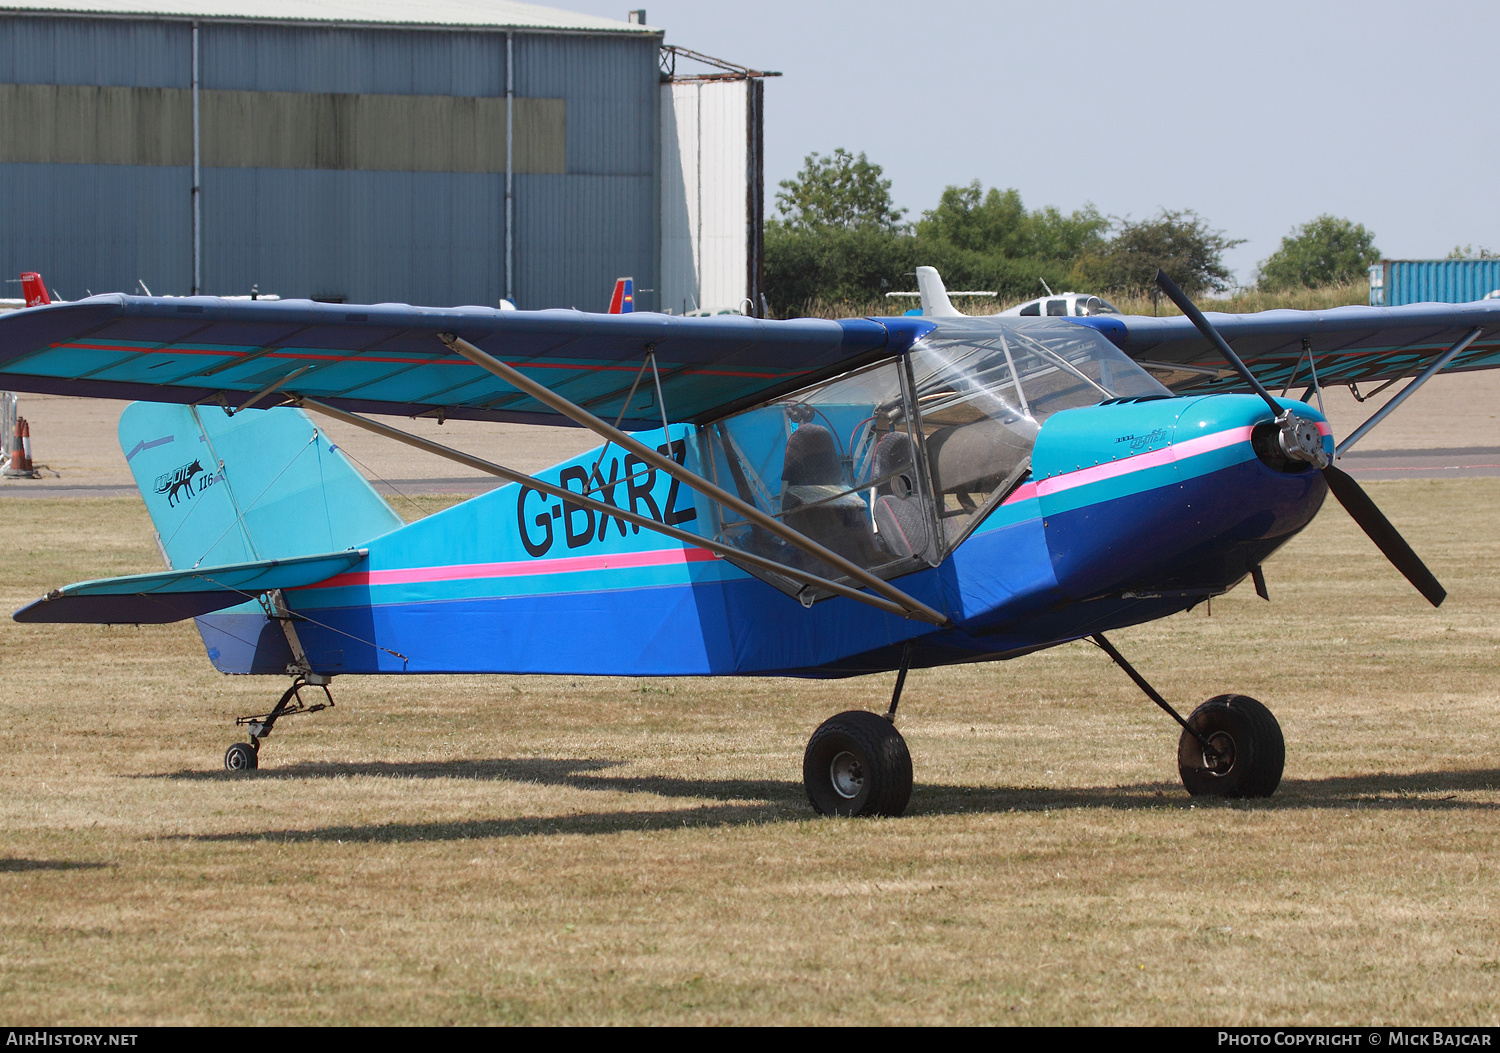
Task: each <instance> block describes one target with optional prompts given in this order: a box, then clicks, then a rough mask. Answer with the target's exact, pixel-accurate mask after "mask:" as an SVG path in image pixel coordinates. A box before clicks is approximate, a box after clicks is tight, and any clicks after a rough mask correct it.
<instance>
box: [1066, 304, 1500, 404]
mask: <svg viewBox="0 0 1500 1053" xmlns="http://www.w3.org/2000/svg"><path fill="white" fill-rule="evenodd" d="M1208 318H1209V319H1210V320H1211V321H1212V322H1213V324H1214V327H1215V328H1216V329H1218V330H1219V332H1220V333H1221V334H1222V335H1223V336H1224V338H1225V339H1226V340H1227V341H1228V342H1229V344H1230V346H1232V347H1233V348H1234V350H1235V352H1236V353H1237V354H1238V355H1239V356H1240V357H1241V358H1242V359H1244V361H1245V364H1246V365H1247V366H1249V368H1250V371H1251V372H1252V373H1254V374H1255V377H1256V379H1258V380H1259V381H1260V382H1261V383H1262V384H1264V385H1265V386H1266V387H1269V388H1285V387H1294V386H1298V385H1300V386H1311V384H1312V371H1313V368H1316V370H1317V379H1318V382H1319V383H1320V384H1322V385H1324V386H1327V385H1329V384H1348V383H1352V382H1358V383H1366V382H1371V383H1373V382H1378V381H1386V380H1394V379H1397V378H1400V377H1410V376H1415V375H1416V374H1418V373H1420V372H1421V371H1422V370H1423V369H1425V368H1426V367H1428V366H1429V365H1431V364H1432V363H1434V362H1436V361H1437V360H1438V359H1439V358H1441V357H1442V356H1443V355H1444V353H1446V352H1447V351H1448V350H1449V349H1451V348H1452V347H1454V346H1455V345H1457V344H1459V343H1461V342H1462V341H1463V340H1464V339H1465V338H1466V337H1468V336H1469V334H1470V333H1472V332H1473V331H1474V330H1475V329H1479V330H1480V333H1479V335H1478V337H1477V338H1475V339H1474V340H1473V342H1471V343H1470V344H1469V345H1468V346H1467V347H1465V348H1464V349H1463V350H1462V351H1460V352H1459V353H1458V354H1457V355H1456V356H1455V357H1454V358H1453V360H1452V361H1451V362H1449V363H1448V364H1447V365H1446V366H1445V367H1444V368H1443V371H1444V372H1456V371H1459V370H1468V369H1492V368H1495V367H1497V366H1500V300H1480V301H1478V302H1476V303H1459V304H1449V303H1423V304H1410V305H1407V306H1404V307H1336V308H1333V309H1332V310H1328V311H1287V310H1278V311H1263V312H1260V313H1259V314H1219V313H1216V312H1208ZM1073 321H1075V322H1078V323H1080V324H1082V325H1087V326H1090V327H1092V328H1094V329H1098V330H1099V331H1100V332H1102V333H1104V334H1105V335H1106V336H1108V337H1109V338H1110V340H1112V341H1113V342H1114V343H1115V344H1116V345H1117V346H1118V347H1119V348H1120V349H1121V350H1122V351H1124V352H1125V353H1126V354H1128V355H1129V356H1130V357H1131V358H1133V359H1135V360H1136V361H1137V362H1139V363H1140V364H1141V365H1143V366H1145V367H1146V368H1147V369H1149V370H1150V371H1151V372H1152V373H1153V374H1155V376H1156V378H1157V379H1158V380H1160V381H1161V382H1162V383H1163V384H1166V385H1167V387H1169V388H1171V389H1172V390H1173V391H1175V392H1181V393H1189V392H1195V391H1248V390H1249V388H1248V387H1247V386H1245V383H1244V382H1243V381H1242V380H1241V379H1240V378H1239V376H1238V375H1237V374H1236V373H1235V372H1234V371H1233V370H1232V369H1230V368H1228V366H1227V364H1226V363H1225V361H1224V359H1223V357H1222V356H1220V355H1219V354H1218V353H1217V352H1216V351H1215V350H1214V349H1213V348H1212V347H1211V346H1210V345H1209V343H1208V341H1207V340H1206V339H1205V338H1204V337H1203V336H1202V334H1200V333H1199V332H1198V330H1197V329H1196V328H1195V327H1194V326H1193V323H1192V322H1191V321H1190V320H1189V319H1187V318H1183V317H1172V318H1147V317H1144V316H1138V315H1103V316H1095V317H1092V318H1075V319H1073ZM1309 350H1310V351H1311V358H1312V362H1311V365H1309V362H1308V357H1309V355H1308V352H1309Z"/></svg>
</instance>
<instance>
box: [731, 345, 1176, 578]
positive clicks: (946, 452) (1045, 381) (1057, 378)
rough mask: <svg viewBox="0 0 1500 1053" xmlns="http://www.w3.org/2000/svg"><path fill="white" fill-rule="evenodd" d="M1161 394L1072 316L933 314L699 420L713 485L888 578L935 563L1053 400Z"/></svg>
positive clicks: (1026, 453)
mask: <svg viewBox="0 0 1500 1053" xmlns="http://www.w3.org/2000/svg"><path fill="white" fill-rule="evenodd" d="M1168 394H1170V393H1169V392H1168V391H1167V389H1166V388H1164V387H1162V385H1161V384H1159V383H1157V381H1155V380H1154V379H1152V378H1151V376H1150V375H1149V374H1147V373H1146V372H1145V371H1144V370H1143V369H1141V368H1140V367H1139V366H1137V365H1136V364H1135V363H1134V362H1132V361H1131V360H1130V359H1129V358H1127V357H1126V356H1125V355H1124V354H1122V353H1121V352H1120V351H1119V350H1118V349H1117V348H1115V346H1114V345H1113V344H1111V343H1109V341H1108V340H1106V339H1105V338H1104V337H1103V336H1101V335H1100V334H1099V333H1098V332H1096V331H1095V330H1093V329H1089V328H1087V327H1084V326H1080V325H1076V324H1074V323H1071V322H1063V321H1059V320H1046V319H1037V320H1035V321H1032V320H1029V319H1016V318H1006V319H1004V320H1001V319H998V318H995V317H990V318H961V319H942V320H940V321H939V322H938V324H937V325H936V326H935V328H934V329H933V331H932V332H930V333H928V334H927V335H926V336H925V337H923V338H922V339H920V340H918V341H917V342H916V343H915V344H914V345H913V346H912V348H911V350H910V351H909V352H908V353H907V354H905V355H902V356H900V357H898V358H896V359H894V360H887V361H885V362H881V363H877V364H876V365H873V366H868V367H866V368H864V369H860V370H856V371H854V372H852V373H848V374H845V375H844V376H842V377H838V378H835V379H834V380H831V381H827V382H825V383H822V384H819V385H817V386H815V387H811V388H808V389H805V390H803V391H800V392H797V393H796V394H795V395H791V396H789V397H787V398H784V399H780V400H778V401H776V402H772V403H770V404H768V405H765V406H761V407H758V408H756V409H752V410H748V411H746V412H743V413H739V414H736V415H735V416H733V417H729V418H726V419H725V420H723V421H720V422H719V423H718V424H715V425H713V426H712V427H710V428H708V429H705V430H704V432H703V433H702V436H703V443H704V448H703V450H702V455H703V464H704V466H705V470H707V471H709V472H710V473H711V474H712V476H713V480H714V482H716V483H717V484H718V485H720V486H722V487H725V488H726V489H731V490H733V491H735V492H736V493H738V494H739V496H740V497H741V498H742V499H743V500H745V501H748V502H750V503H752V504H754V505H756V506H757V507H758V508H760V509H761V510H763V511H765V512H767V513H768V514H770V515H773V516H777V517H779V518H780V519H781V520H782V521H783V522H785V523H786V524H787V526H789V527H791V528H793V529H794V530H797V531H800V532H801V533H803V534H806V535H807V536H808V537H810V538H812V539H813V540H815V541H817V542H819V543H820V544H822V545H824V546H825V547H827V548H830V549H832V550H833V551H835V552H837V553H839V554H840V555H842V556H844V557H845V558H847V559H849V560H851V561H853V562H855V563H857V564H859V565H861V566H864V567H866V568H868V569H870V570H871V571H872V572H874V573H876V574H878V575H880V576H881V577H886V578H890V577H895V576H897V575H900V574H904V573H908V572H910V571H912V570H916V569H918V568H919V567H921V566H924V565H932V566H936V565H937V564H938V563H940V562H941V561H942V559H943V558H944V557H945V556H946V555H947V554H948V553H949V552H951V551H952V550H953V548H954V547H955V546H956V545H958V544H959V542H961V541H962V540H963V539H964V538H965V537H966V536H967V535H968V534H969V532H970V531H972V530H973V529H974V528H975V527H976V526H977V525H978V524H979V523H980V522H981V521H982V520H983V518H984V517H985V515H986V514H987V513H988V512H989V511H990V509H992V508H993V507H995V506H996V505H997V504H999V503H1000V502H1001V501H1002V500H1004V499H1005V497H1006V496H1007V495H1008V494H1010V493H1011V492H1012V491H1013V490H1014V489H1015V488H1016V487H1017V486H1018V485H1020V484H1021V483H1022V482H1023V481H1024V480H1025V478H1026V477H1027V475H1028V474H1029V471H1030V467H1031V450H1032V446H1033V444H1034V443H1035V441H1036V436H1037V432H1038V431H1039V429H1040V428H1041V426H1042V425H1043V424H1044V423H1045V422H1046V420H1047V418H1048V417H1050V416H1051V415H1052V414H1054V413H1057V412H1058V411H1059V410H1064V409H1069V408H1072V407H1075V406H1089V405H1096V404H1098V403H1100V402H1104V401H1106V400H1108V399H1112V398H1126V397H1140V396H1165V395H1168ZM718 515H719V522H718V523H717V524H716V529H717V532H718V534H719V536H720V538H721V540H723V541H725V542H726V543H728V544H731V545H734V546H736V547H739V548H743V549H745V550H746V551H749V552H753V553H755V554H757V555H761V556H767V557H771V558H774V559H776V560H777V561H779V562H783V563H788V564H790V565H792V566H795V567H798V568H800V569H802V570H805V571H810V572H813V573H817V574H820V575H822V576H826V577H830V578H832V577H836V572H835V571H833V570H832V568H830V567H828V566H826V565H825V564H823V563H822V562H820V561H818V560H816V559H813V558H812V557H810V556H807V555H806V554H804V553H802V552H801V551H800V550H797V549H795V548H793V547H791V546H789V545H787V544H786V543H785V542H783V541H782V540H781V539H779V538H776V537H774V536H772V535H770V534H768V533H766V532H765V531H763V530H760V529H759V528H756V527H754V526H752V525H751V524H750V523H748V522H746V521H745V520H743V519H741V518H739V517H738V516H736V515H734V514H733V513H732V512H728V511H724V510H722V509H721V510H720V511H719V513H718ZM757 573H761V572H757ZM773 577H774V576H773ZM775 583H776V584H777V585H778V586H780V587H783V588H784V589H786V591H788V592H792V593H799V592H801V590H802V586H801V585H800V584H799V583H794V582H792V581H791V580H790V579H780V580H777V581H775ZM803 595H806V594H805V593H803Z"/></svg>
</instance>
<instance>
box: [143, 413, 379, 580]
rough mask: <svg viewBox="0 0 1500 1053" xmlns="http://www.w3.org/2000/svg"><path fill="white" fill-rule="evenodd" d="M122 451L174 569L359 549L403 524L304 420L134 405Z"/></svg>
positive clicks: (291, 416) (301, 417)
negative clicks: (365, 543)
mask: <svg viewBox="0 0 1500 1053" xmlns="http://www.w3.org/2000/svg"><path fill="white" fill-rule="evenodd" d="M120 449H121V450H123V451H124V453H125V459H126V461H128V462H129V464H130V470H131V472H132V473H133V474H134V475H135V481H136V486H137V487H139V488H140V491H141V497H142V498H144V499H145V501H146V508H147V510H148V511H149V512H150V513H151V522H152V524H153V525H154V526H155V527H156V533H157V538H158V540H159V543H160V545H161V550H162V556H163V557H164V558H165V559H166V561H167V565H168V566H170V567H173V568H176V569H182V568H186V567H194V566H218V565H222V564H227V563H246V562H252V561H255V560H266V559H286V558H288V557H292V556H310V555H315V554H318V553H327V552H338V551H341V550H344V549H348V548H353V547H356V546H358V545H361V544H363V543H364V542H366V541H369V540H370V539H371V538H374V537H378V536H379V535H381V534H386V533H389V532H390V531H392V530H395V529H397V528H398V527H400V526H402V525H403V522H402V520H401V517H400V516H398V515H396V513H395V512H394V511H392V510H391V507H390V506H389V505H388V504H386V503H385V500H384V498H382V497H381V496H380V495H379V494H378V493H376V492H375V490H374V488H373V487H371V486H370V484H369V483H367V482H366V481H365V479H364V477H363V476H361V475H360V474H359V472H358V471H356V470H355V468H354V467H353V465H351V464H350V463H349V461H348V460H346V459H345V457H344V455H343V454H342V453H341V452H339V450H338V448H337V447H336V446H335V445H334V444H333V443H332V442H331V441H330V440H329V438H328V436H327V435H325V434H324V433H323V432H322V431H320V430H319V429H318V428H316V427H315V426H314V425H313V422H312V421H311V420H310V419H309V418H308V416H307V414H305V413H303V412H302V411H301V410H298V409H293V408H291V407H278V408H276V409H270V410H242V411H240V412H239V413H236V414H235V415H234V416H233V417H230V416H227V415H226V414H225V413H224V411H223V410H221V409H220V408H219V407H217V406H175V405H162V404H160V403H154V402H133V403H131V404H130V405H129V406H127V407H126V408H125V412H124V414H123V415H121V417H120Z"/></svg>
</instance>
